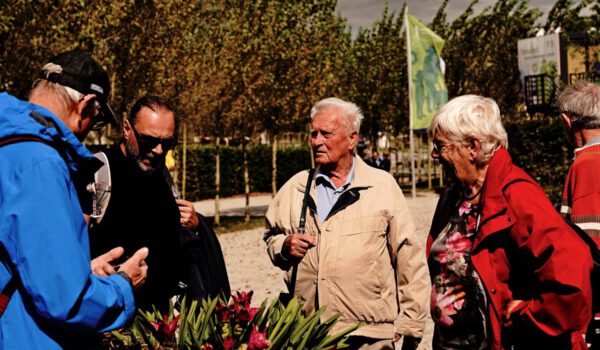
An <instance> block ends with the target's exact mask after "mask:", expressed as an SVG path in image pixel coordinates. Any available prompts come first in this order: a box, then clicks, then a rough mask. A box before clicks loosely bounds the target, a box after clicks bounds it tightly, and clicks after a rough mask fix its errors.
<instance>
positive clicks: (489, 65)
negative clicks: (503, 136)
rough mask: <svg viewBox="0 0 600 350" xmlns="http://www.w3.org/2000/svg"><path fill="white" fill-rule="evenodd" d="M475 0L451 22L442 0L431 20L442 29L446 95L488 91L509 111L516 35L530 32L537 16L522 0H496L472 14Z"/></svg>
mask: <svg viewBox="0 0 600 350" xmlns="http://www.w3.org/2000/svg"><path fill="white" fill-rule="evenodd" d="M476 2H477V1H476V0H474V1H472V2H471V5H470V6H469V7H468V8H467V9H466V10H465V12H464V13H463V14H462V15H460V16H459V17H458V18H457V19H456V20H455V21H454V22H453V23H452V24H448V23H445V14H444V11H445V7H444V6H445V5H446V3H443V4H442V7H441V8H440V12H438V14H437V16H436V18H435V20H434V24H435V28H437V29H440V31H441V32H445V33H446V37H445V39H446V40H447V41H446V44H445V46H444V51H443V54H442V56H443V58H444V60H445V61H446V67H447V68H446V84H447V86H448V96H449V97H450V98H452V97H456V96H460V95H464V94H478V95H483V96H486V97H492V98H494V99H495V100H496V101H497V102H498V105H499V106H500V110H501V111H502V112H503V113H506V114H508V115H514V114H515V113H516V111H517V109H518V106H519V103H520V102H521V101H520V96H519V92H520V91H521V84H520V81H519V69H518V60H517V41H518V39H522V38H528V37H531V36H533V34H535V33H534V29H535V27H534V24H535V21H536V20H537V19H538V18H539V17H540V16H541V13H540V12H539V11H538V10H537V9H533V8H530V7H529V6H528V2H527V1H526V0H499V1H496V2H495V4H494V5H493V6H492V7H487V8H486V9H485V10H484V11H483V12H481V13H480V14H478V15H476V16H474V15H473V6H474V5H475V4H476Z"/></svg>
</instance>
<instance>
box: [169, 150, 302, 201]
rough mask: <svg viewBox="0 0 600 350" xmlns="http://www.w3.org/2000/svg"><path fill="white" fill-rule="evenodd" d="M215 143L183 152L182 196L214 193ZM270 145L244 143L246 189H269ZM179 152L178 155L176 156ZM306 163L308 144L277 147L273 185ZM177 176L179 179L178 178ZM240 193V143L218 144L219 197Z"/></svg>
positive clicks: (203, 196)
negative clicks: (184, 171) (219, 162)
mask: <svg viewBox="0 0 600 350" xmlns="http://www.w3.org/2000/svg"><path fill="white" fill-rule="evenodd" d="M215 149H216V147H215V145H192V146H190V147H189V148H188V153H187V162H188V164H187V179H186V197H187V199H188V200H191V201H197V200H201V199H206V198H214V197H215V194H216V192H215V166H216V165H215ZM271 154H272V149H271V146H270V145H254V146H249V147H248V172H249V176H250V192H271V173H272V167H271ZM180 156H181V154H180V155H178V158H180ZM309 167H310V148H309V147H306V146H305V147H288V148H280V149H278V150H277V188H280V187H281V186H282V185H283V184H284V183H285V182H286V181H287V180H288V179H289V178H291V177H292V176H293V175H294V174H296V173H297V172H299V171H301V170H303V169H308V168H309ZM180 180H181V179H180ZM240 193H244V173H243V154H242V147H241V146H238V147H230V146H221V192H220V195H221V197H228V196H232V195H236V194H240Z"/></svg>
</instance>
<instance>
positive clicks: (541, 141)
mask: <svg viewBox="0 0 600 350" xmlns="http://www.w3.org/2000/svg"><path fill="white" fill-rule="evenodd" d="M504 126H505V128H506V132H507V133H508V139H509V140H508V145H509V148H508V150H509V152H510V154H511V156H512V158H513V161H514V163H515V164H516V165H518V166H519V167H521V168H523V169H524V170H525V171H527V173H528V174H529V175H531V177H533V178H534V179H535V180H536V181H537V182H538V183H539V184H540V186H542V187H543V188H544V190H545V192H546V194H547V195H548V197H549V198H550V200H551V201H552V202H553V203H559V202H560V199H561V195H562V192H563V186H564V183H565V178H566V175H567V172H568V170H569V166H570V163H571V159H572V158H573V150H572V148H570V147H567V145H566V142H565V136H564V132H563V129H562V123H561V121H560V120H559V118H558V117H543V118H535V119H524V118H518V119H516V120H508V121H506V120H505V121H504Z"/></svg>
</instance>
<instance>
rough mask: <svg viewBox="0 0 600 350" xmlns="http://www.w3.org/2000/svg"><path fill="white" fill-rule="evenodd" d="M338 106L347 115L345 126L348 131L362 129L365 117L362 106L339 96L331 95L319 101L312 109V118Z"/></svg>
mask: <svg viewBox="0 0 600 350" xmlns="http://www.w3.org/2000/svg"><path fill="white" fill-rule="evenodd" d="M330 108H336V109H339V110H341V111H342V112H343V113H344V114H345V116H346V123H344V127H345V128H346V131H348V133H350V132H352V131H356V132H357V133H358V132H359V131H360V123H361V122H362V120H363V119H364V116H363V114H362V112H361V111H360V108H358V106H357V105H355V104H354V103H352V102H348V101H344V100H342V99H339V98H337V97H329V98H326V99H323V100H321V101H319V102H317V103H316V104H315V105H314V106H313V108H312V109H311V111H310V119H314V117H315V116H316V115H317V114H320V113H322V112H324V111H325V110H327V109H330Z"/></svg>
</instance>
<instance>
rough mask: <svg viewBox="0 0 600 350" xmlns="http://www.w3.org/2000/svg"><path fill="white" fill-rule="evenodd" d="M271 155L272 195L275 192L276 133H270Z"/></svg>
mask: <svg viewBox="0 0 600 350" xmlns="http://www.w3.org/2000/svg"><path fill="white" fill-rule="evenodd" d="M271 149H272V152H273V154H272V155H271V160H272V167H273V173H272V174H271V192H272V195H273V197H275V195H276V194H277V135H271Z"/></svg>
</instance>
